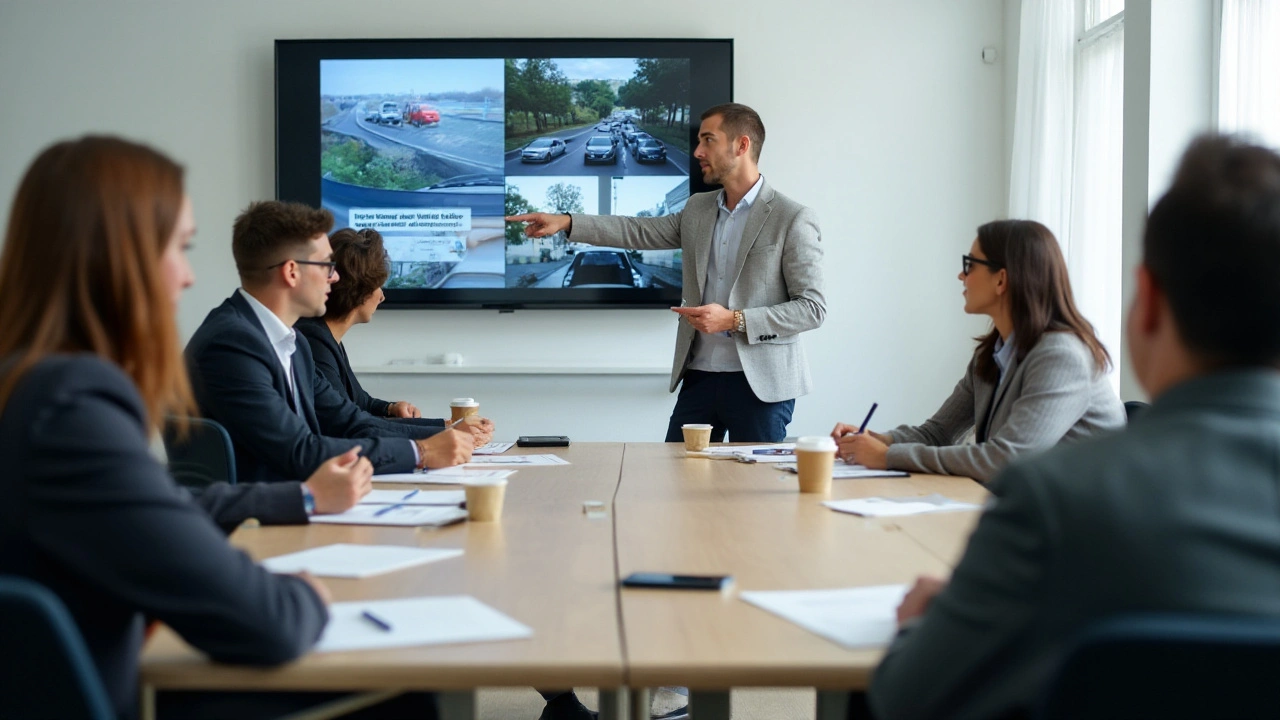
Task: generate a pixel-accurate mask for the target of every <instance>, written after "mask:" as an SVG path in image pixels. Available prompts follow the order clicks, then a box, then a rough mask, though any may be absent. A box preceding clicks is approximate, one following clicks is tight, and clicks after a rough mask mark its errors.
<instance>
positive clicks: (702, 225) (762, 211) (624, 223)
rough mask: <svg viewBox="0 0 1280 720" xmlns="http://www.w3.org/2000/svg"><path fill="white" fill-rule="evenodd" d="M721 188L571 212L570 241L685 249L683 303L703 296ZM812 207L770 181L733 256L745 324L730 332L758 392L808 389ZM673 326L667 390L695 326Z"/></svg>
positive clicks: (814, 243) (813, 293)
mask: <svg viewBox="0 0 1280 720" xmlns="http://www.w3.org/2000/svg"><path fill="white" fill-rule="evenodd" d="M718 195H719V192H706V193H698V194H697V195H694V196H692V197H690V198H689V201H688V203H687V204H686V205H685V207H684V209H683V210H681V211H680V212H678V213H676V214H674V215H664V216H662V217H657V218H633V217H619V216H616V215H574V216H573V228H572V231H571V232H572V236H573V241H574V242H585V243H591V244H593V245H609V246H613V247H622V248H635V249H643V250H669V249H683V250H684V262H683V265H684V276H683V286H684V304H685V305H687V306H696V305H701V304H702V288H703V285H705V284H706V280H707V262H708V260H709V258H710V256H711V235H712V233H713V232H714V231H715V226H716V215H717V214H718V210H717V208H716V198H717V196H718ZM820 240H821V232H820V231H819V230H818V218H817V215H816V214H815V213H814V212H813V211H812V210H810V209H809V208H807V207H805V206H803V205H801V204H799V203H797V202H795V201H794V200H792V199H790V198H788V197H786V196H785V195H783V194H782V193H779V192H776V191H774V189H773V188H772V187H771V186H770V185H769V183H768V181H766V182H764V183H763V184H762V185H761V187H760V194H759V196H757V198H756V202H755V203H754V204H752V206H751V212H750V213H748V214H747V223H746V227H745V229H744V230H743V233H742V245H741V246H740V247H739V248H738V256H737V258H736V259H735V260H734V263H733V266H732V267H733V273H734V277H735V280H734V283H733V288H732V289H731V290H730V292H729V305H730V308H731V309H734V310H741V311H742V314H743V316H744V317H745V319H746V324H747V332H746V333H745V334H741V333H734V338H735V339H736V341H737V346H738V357H739V358H740V359H741V361H742V370H743V373H745V374H746V377H747V382H748V383H749V384H750V385H751V390H752V391H753V392H754V393H755V394H756V397H758V398H760V399H761V400H763V401H765V402H779V401H781V400H792V399H794V398H797V397H799V396H801V395H805V394H807V393H808V392H809V391H810V389H812V385H813V383H812V381H811V380H810V379H809V363H808V362H807V361H806V360H805V356H804V349H803V348H801V347H800V342H799V341H800V333H802V332H804V331H805V330H812V329H814V328H816V327H819V326H820V325H822V320H823V318H824V317H826V314H827V305H826V300H825V299H824V298H823V296H822V246H821V243H820ZM679 322H680V326H679V330H678V331H677V334H676V353H675V362H674V364H673V366H672V368H671V390H672V391H674V390H675V389H676V386H677V385H679V384H680V378H682V377H684V371H685V366H686V365H688V363H689V359H690V350H691V349H692V348H693V338H694V333H695V332H696V331H695V330H694V329H693V326H692V325H690V324H689V323H688V321H687V320H685V319H684V318H683V317H681V318H680V321H679Z"/></svg>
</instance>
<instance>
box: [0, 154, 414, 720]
mask: <svg viewBox="0 0 1280 720" xmlns="http://www.w3.org/2000/svg"><path fill="white" fill-rule="evenodd" d="M182 174H183V172H182V168H181V167H179V166H178V165H177V164H176V163H174V162H173V161H172V160H170V159H169V158H167V157H165V156H164V155H161V154H160V153H158V152H156V151H154V150H152V149H150V148H147V147H144V146H142V145H137V144H134V143H130V142H127V141H124V140H119V139H115V138H105V137H86V138H82V139H80V140H76V141H71V142H62V143H58V144H56V145H54V146H52V147H50V148H48V149H47V150H45V151H44V152H42V153H41V154H40V155H39V156H38V157H37V158H36V159H35V161H34V162H33V163H32V165H31V167H30V168H29V169H28V170H27V172H26V175H25V176H24V177H23V178H22V181H21V183H20V185H19V186H18V192H17V195H16V196H15V199H14V201H13V207H12V211H11V214H10V217H9V226H8V230H7V232H6V235H5V244H4V250H3V253H2V254H0V451H3V453H4V457H5V461H6V470H5V472H4V473H3V475H0V489H3V495H4V498H5V500H4V502H3V503H0V573H3V574H12V575H18V576H22V577H25V578H29V579H31V580H34V581H36V582H38V583H41V584H43V585H45V586H46V587H48V588H49V589H50V590H52V591H53V593H54V594H56V595H57V596H58V597H60V598H61V599H62V602H63V603H65V604H66V606H67V608H68V610H69V611H70V613H71V616H72V618H73V619H74V620H75V623H76V625H77V627H78V628H79V630H80V632H81V634H82V635H83V636H84V640H85V644H86V645H87V647H88V649H89V653H90V655H91V657H92V660H93V662H94V665H95V667H96V669H97V672H98V674H99V676H100V677H101V679H102V683H103V685H104V686H105V688H106V691H107V694H108V697H109V700H110V701H111V703H112V705H113V709H114V711H115V713H116V715H118V716H119V717H122V718H123V717H132V716H134V715H135V714H136V711H137V698H138V656H139V654H140V651H141V647H142V643H143V638H144V618H149V619H154V620H159V621H161V622H163V623H165V624H166V625H168V626H169V627H171V628H172V629H173V630H174V631H176V632H177V633H178V634H179V635H181V636H182V637H183V639H185V640H186V641H187V642H188V643H190V644H191V645H192V646H194V647H196V648H197V649H199V650H201V651H202V652H204V653H206V654H207V655H208V656H209V657H210V658H212V659H214V660H216V661H220V662H228V663H243V664H250V665H267V664H276V663H283V662H287V661H289V660H292V659H294V658H296V657H298V656H300V655H302V654H304V653H306V652H307V651H308V650H310V648H311V647H312V645H314V644H315V642H316V641H317V639H318V638H319V637H320V633H321V631H322V630H323V629H324V627H325V624H326V623H327V621H328V612H327V609H326V605H327V602H328V592H327V591H326V590H325V588H324V586H323V585H322V584H320V583H319V582H317V581H314V580H312V579H310V578H309V577H306V576H301V577H297V576H287V575H274V574H272V573H269V572H267V571H266V570H264V569H263V568H262V567H261V566H259V565H257V564H255V563H254V562H253V561H252V560H251V559H250V558H249V557H248V556H247V555H246V554H244V553H243V552H240V551H239V550H236V549H234V548H233V547H232V546H231V545H230V544H229V543H228V542H227V540H226V537H225V536H224V535H223V533H222V531H221V530H220V529H219V528H218V526H217V525H215V523H214V522H213V519H212V518H211V517H210V515H209V514H208V513H207V512H206V511H205V510H203V509H202V508H201V506H199V505H197V504H196V502H195V501H193V499H192V497H191V495H190V494H189V493H187V491H186V490H184V489H182V488H180V487H178V486H177V485H176V484H175V483H174V481H173V479H172V478H171V477H169V474H168V472H167V471H166V470H165V468H164V466H163V465H161V464H160V463H159V462H158V461H157V460H156V459H155V458H154V457H152V455H151V453H150V441H151V438H153V437H154V436H155V434H156V433H157V432H158V430H159V425H160V423H161V422H162V419H163V418H165V417H166V416H168V415H170V414H174V415H179V416H186V415H190V414H192V413H193V411H194V405H195V403H194V401H193V400H192V394H191V389H190V385H189V383H188V380H187V375H186V370H185V366H184V364H183V362H182V356H181V354H180V351H179V346H178V329H177V326H176V323H175V321H174V315H175V308H176V304H177V301H178V298H179V296H180V295H181V293H182V291H183V289H184V288H186V287H187V286H189V285H191V283H192V281H193V275H192V272H191V267H190V265H189V263H188V262H187V258H186V250H187V247H188V245H189V243H190V240H191V237H192V235H193V234H194V233H195V224H194V219H193V214H192V209H191V202H190V200H189V199H188V198H187V197H186V196H185V193H184V190H183V181H182ZM372 474H373V468H372V466H371V465H370V464H369V461H368V460H366V459H364V458H360V457H358V455H357V453H354V452H353V453H348V455H347V456H342V457H340V458H335V459H333V460H330V461H327V462H325V463H324V465H322V466H321V468H320V469H319V470H317V471H316V473H315V475H313V476H312V479H316V478H317V477H318V476H329V477H330V478H331V479H332V478H335V477H336V478H339V480H343V479H344V478H345V480H343V482H340V483H339V484H344V482H345V481H349V482H345V485H346V487H348V488H350V491H351V492H350V494H353V495H354V497H353V498H349V502H347V503H346V505H345V507H350V505H351V504H354V502H355V500H356V499H358V497H359V494H360V493H361V492H367V487H366V486H367V485H368V483H369V482H370V479H371V477H372ZM309 482H310V481H309ZM237 487H238V486H237ZM362 488H363V489H362ZM290 489H291V490H292V491H293V493H294V494H295V495H298V496H299V498H295V500H297V502H298V505H299V507H301V505H302V503H301V500H300V497H301V493H300V490H299V488H297V487H293V488H288V487H286V488H285V490H290ZM316 499H317V500H320V497H319V495H317V497H316ZM344 509H345V508H344ZM304 521H305V520H304ZM254 695H255V696H256V697H255V698H253V699H249V698H246V697H244V696H243V695H242V694H236V693H230V694H218V695H213V694H209V693H165V694H161V695H160V696H158V709H159V710H160V712H161V715H162V716H163V715H174V716H181V717H200V716H203V717H237V718H240V720H248V719H249V718H252V717H259V716H264V715H266V716H271V715H277V714H283V713H285V712H293V711H297V710H298V709H301V708H303V707H309V706H312V705H314V704H315V703H316V702H319V701H323V700H325V699H326V698H331V697H332V694H328V695H323V694H318V693H311V694H301V695H300V694H271V693H258V694H254ZM176 696H185V701H183V700H182V699H180V698H178V697H176ZM401 702H411V703H417V704H419V705H421V704H423V703H426V704H427V706H428V710H427V713H430V714H433V713H434V701H433V699H432V698H430V697H426V698H421V697H418V698H409V699H408V700H405V701H401ZM0 714H3V712H0Z"/></svg>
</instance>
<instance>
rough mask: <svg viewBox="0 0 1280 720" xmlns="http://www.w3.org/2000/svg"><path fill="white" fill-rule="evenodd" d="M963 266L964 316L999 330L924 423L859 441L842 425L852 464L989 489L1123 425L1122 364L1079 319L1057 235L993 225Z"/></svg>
mask: <svg viewBox="0 0 1280 720" xmlns="http://www.w3.org/2000/svg"><path fill="white" fill-rule="evenodd" d="M962 263H963V264H962V269H961V271H960V276H959V277H960V282H962V283H964V298H965V303H964V311H965V312H966V313H969V314H971V315H987V316H988V317H990V318H991V321H992V325H993V328H992V330H991V332H989V333H987V334H986V335H984V336H982V337H980V338H978V348H977V350H976V351H975V352H974V354H973V360H972V361H970V363H969V367H968V369H967V370H966V372H965V374H964V377H963V378H961V379H960V382H959V384H957V385H956V387H955V390H954V391H952V393H951V397H949V398H947V400H946V402H944V403H943V404H942V407H941V408H939V409H938V411H937V412H936V413H934V415H933V417H931V418H929V419H928V420H927V421H925V423H924V424H923V425H918V426H914V427H913V426H910V425H903V426H901V427H898V428H895V429H893V430H890V431H889V432H887V433H876V432H866V433H859V432H858V426H856V425H847V424H845V423H838V424H837V425H836V427H835V430H833V431H832V433H831V434H832V437H834V438H835V439H836V442H837V443H839V447H840V450H839V454H840V457H841V458H842V459H843V460H845V461H846V462H851V463H858V464H861V465H865V466H867V467H870V468H888V469H894V470H908V471H912V472H923V473H940V474H945V475H967V476H969V477H972V478H974V479H975V480H979V481H982V482H986V481H987V480H990V479H991V478H993V477H995V475H996V473H997V472H998V471H999V470H1000V469H1001V468H1003V467H1004V466H1005V465H1006V464H1008V463H1009V462H1010V461H1011V460H1013V458H1015V457H1016V456H1018V455H1020V454H1022V453H1027V452H1037V451H1041V450H1046V449H1048V448H1051V447H1053V446H1054V445H1056V444H1057V443H1059V442H1061V441H1071V440H1077V439H1080V438H1086V437H1090V436H1092V435H1096V434H1098V433H1103V432H1107V431H1110V430H1116V429H1119V428H1121V427H1122V426H1123V425H1124V422H1125V416H1124V406H1123V405H1122V404H1121V403H1120V399H1119V398H1118V397H1116V394H1115V392H1114V391H1113V390H1112V389H1111V384H1110V382H1109V381H1108V380H1107V372H1108V371H1109V370H1110V367H1111V358H1110V356H1109V355H1108V354H1107V351H1106V349H1105V348H1103V347H1102V343H1101V342H1099V340H1098V337H1097V335H1096V334H1094V331H1093V326H1092V325H1090V324H1089V322H1088V321H1087V320H1085V319H1084V317H1082V316H1081V315H1080V313H1079V311H1077V310H1076V307H1075V301H1074V300H1073V299H1072V295H1071V282H1070V280H1069V279H1068V277H1067V264H1066V261H1065V260H1064V259H1063V257H1062V251H1061V250H1060V249H1059V247H1058V240H1057V238H1055V237H1054V236H1053V233H1051V232H1049V229H1048V228H1046V227H1045V226H1044V225H1041V224H1040V223H1037V222H1033V221H1030V220H999V221H996V222H991V223H987V224H986V225H983V226H982V227H980V228H978V237H977V239H976V240H974V242H973V247H972V248H971V249H970V250H969V254H968V255H965V256H963V258H962ZM970 432H972V433H973V442H966V439H967V436H968V434H969V433H970Z"/></svg>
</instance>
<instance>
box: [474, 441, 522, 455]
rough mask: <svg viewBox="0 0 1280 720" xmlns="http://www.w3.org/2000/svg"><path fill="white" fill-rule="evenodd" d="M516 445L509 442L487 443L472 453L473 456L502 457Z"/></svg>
mask: <svg viewBox="0 0 1280 720" xmlns="http://www.w3.org/2000/svg"><path fill="white" fill-rule="evenodd" d="M514 445H515V443H509V442H491V443H485V444H484V445H481V446H480V447H478V448H476V449H475V450H472V451H471V454H472V455H501V454H502V453H504V452H506V451H508V450H510V449H511V448H512V446H514Z"/></svg>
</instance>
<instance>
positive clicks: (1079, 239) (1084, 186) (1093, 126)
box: [1009, 0, 1280, 391]
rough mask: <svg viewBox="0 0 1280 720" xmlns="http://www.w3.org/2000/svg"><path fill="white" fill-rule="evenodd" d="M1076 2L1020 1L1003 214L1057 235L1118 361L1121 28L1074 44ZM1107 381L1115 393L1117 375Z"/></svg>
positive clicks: (1084, 304)
mask: <svg viewBox="0 0 1280 720" xmlns="http://www.w3.org/2000/svg"><path fill="white" fill-rule="evenodd" d="M1278 2H1280V0H1278ZM1113 4H1118V3H1113ZM1078 9H1079V5H1078V4H1077V3H1076V2H1072V1H1071V0H1023V1H1022V22H1021V31H1020V36H1019V45H1018V87H1017V98H1016V107H1015V110H1014V128H1013V158H1012V166H1011V169H1010V173H1009V216H1010V217H1014V218H1026V219H1031V220H1037V221H1039V222H1041V223H1044V225H1045V226H1047V227H1048V228H1049V229H1050V230H1052V231H1053V234H1054V235H1056V236H1057V237H1058V241H1059V242H1060V243H1061V245H1062V252H1063V255H1065V256H1066V259H1067V268H1068V270H1069V271H1070V274H1071V285H1072V291H1073V293H1074V295H1075V299H1076V304H1077V306H1078V307H1079V308H1080V312H1081V313H1082V314H1083V315H1084V316H1085V318H1086V319H1088V320H1089V322H1091V323H1093V326H1094V328H1095V329H1096V330H1097V332H1098V337H1099V339H1100V340H1101V341H1102V343H1103V344H1104V345H1105V346H1106V348H1107V350H1108V352H1110V353H1111V356H1112V359H1113V361H1114V364H1115V365H1116V366H1118V365H1119V352H1120V336H1121V332H1122V321H1121V314H1122V302H1123V301H1122V298H1121V272H1122V271H1121V254H1120V253H1121V237H1120V229H1121V227H1120V196H1121V192H1120V182H1121V165H1120V162H1121V157H1122V153H1121V142H1122V137H1123V114H1122V108H1123V103H1124V93H1123V81H1124V26H1123V24H1122V23H1121V24H1117V25H1116V26H1115V27H1114V29H1113V30H1111V31H1110V32H1108V33H1107V34H1106V35H1103V36H1101V37H1096V38H1093V39H1092V40H1091V41H1089V42H1088V43H1087V44H1086V43H1081V44H1079V45H1078V44H1077V42H1076V34H1077V23H1076V21H1077V18H1076V12H1077V11H1078ZM1118 9H1119V8H1112V9H1111V10H1107V11H1106V12H1102V11H1101V10H1100V9H1099V8H1094V13H1093V14H1095V15H1099V16H1100V17H1099V19H1105V17H1107V16H1109V15H1110V14H1112V12H1113V11H1114V10H1118ZM1111 382H1112V385H1113V386H1115V387H1116V389H1117V391H1118V390H1119V383H1120V379H1119V373H1116V372H1112V374H1111Z"/></svg>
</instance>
